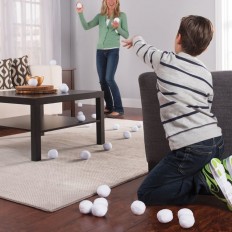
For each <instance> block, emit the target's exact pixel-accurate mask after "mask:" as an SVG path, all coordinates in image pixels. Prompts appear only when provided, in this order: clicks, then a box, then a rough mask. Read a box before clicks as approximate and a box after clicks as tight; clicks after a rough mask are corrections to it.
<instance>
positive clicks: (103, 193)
mask: <svg viewBox="0 0 232 232" xmlns="http://www.w3.org/2000/svg"><path fill="white" fill-rule="evenodd" d="M110 192H111V189H110V187H109V186H108V185H106V184H103V185H100V186H98V188H97V194H98V195H99V196H100V197H108V196H109V195H110Z"/></svg>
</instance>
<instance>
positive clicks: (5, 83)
mask: <svg viewBox="0 0 232 232" xmlns="http://www.w3.org/2000/svg"><path fill="white" fill-rule="evenodd" d="M11 66H12V59H4V60H0V89H11V88H12V87H13V85H12V81H11Z"/></svg>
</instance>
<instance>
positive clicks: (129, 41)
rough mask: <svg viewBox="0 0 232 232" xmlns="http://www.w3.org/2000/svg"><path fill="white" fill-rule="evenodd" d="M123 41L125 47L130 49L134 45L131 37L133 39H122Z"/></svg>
mask: <svg viewBox="0 0 232 232" xmlns="http://www.w3.org/2000/svg"><path fill="white" fill-rule="evenodd" d="M122 43H124V44H123V47H126V48H127V49H130V48H131V47H132V46H133V39H132V38H131V39H125V40H122Z"/></svg>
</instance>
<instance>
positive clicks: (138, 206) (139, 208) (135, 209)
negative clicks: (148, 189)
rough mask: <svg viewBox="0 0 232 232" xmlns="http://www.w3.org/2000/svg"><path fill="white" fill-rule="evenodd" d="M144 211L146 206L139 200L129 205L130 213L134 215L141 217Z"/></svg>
mask: <svg viewBox="0 0 232 232" xmlns="http://www.w3.org/2000/svg"><path fill="white" fill-rule="evenodd" d="M145 210H146V205H145V204H144V203H143V202H142V201H139V200H136V201H134V202H133V203H132V204H131V211H132V213H133V214H135V215H142V214H143V213H144V212H145Z"/></svg>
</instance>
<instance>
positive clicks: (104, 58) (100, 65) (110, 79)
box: [97, 48, 124, 113]
mask: <svg viewBox="0 0 232 232" xmlns="http://www.w3.org/2000/svg"><path fill="white" fill-rule="evenodd" d="M118 61H119V48H114V49H107V50H100V49H98V50H97V72H98V76H99V80H100V85H101V89H102V91H104V98H105V102H106V109H108V110H110V111H116V112H119V113H123V112H124V110H123V107H122V100H121V95H120V91H119V88H118V86H117V84H116V82H115V80H114V76H115V72H116V70H117V66H118Z"/></svg>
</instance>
